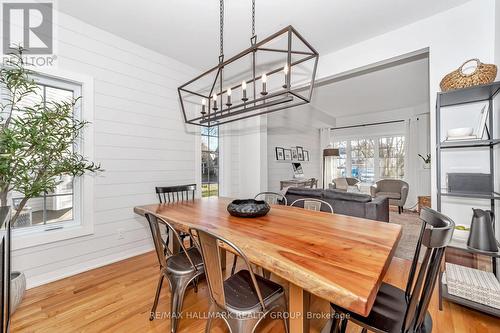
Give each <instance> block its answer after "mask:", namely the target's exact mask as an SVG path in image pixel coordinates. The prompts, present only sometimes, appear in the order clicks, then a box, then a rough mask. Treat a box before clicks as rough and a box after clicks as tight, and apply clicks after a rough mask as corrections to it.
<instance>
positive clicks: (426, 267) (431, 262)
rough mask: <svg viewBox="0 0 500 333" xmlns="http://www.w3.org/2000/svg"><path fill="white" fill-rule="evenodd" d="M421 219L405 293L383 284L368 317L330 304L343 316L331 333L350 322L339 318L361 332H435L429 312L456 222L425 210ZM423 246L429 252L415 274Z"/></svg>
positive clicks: (337, 320)
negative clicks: (352, 324) (356, 326)
mask: <svg viewBox="0 0 500 333" xmlns="http://www.w3.org/2000/svg"><path fill="white" fill-rule="evenodd" d="M420 219H421V220H422V227H421V229H420V236H419V239H418V242H417V246H416V248H415V256H414V258H413V262H412V265H411V268H410V273H409V276H408V281H407V283H406V289H405V290H402V289H399V288H397V287H395V286H393V285H390V284H387V283H383V284H382V285H381V287H380V289H379V292H378V294H377V296H376V298H375V303H374V305H373V308H372V310H371V312H370V314H369V315H368V317H363V316H360V315H358V314H355V313H349V311H347V310H345V309H343V308H341V307H339V306H337V305H334V304H331V306H332V308H333V310H334V311H335V312H337V313H339V314H341V316H335V318H337V319H334V321H333V324H332V327H331V332H338V331H340V332H345V331H346V327H347V320H346V319H339V318H348V319H349V320H350V321H352V322H353V323H355V324H357V325H359V326H361V327H362V328H363V331H362V332H367V330H369V331H373V332H379V333H380V332H388V333H389V332H390V333H393V332H394V333H396V332H408V333H417V332H418V333H426V332H431V331H432V319H431V316H430V314H429V312H428V311H427V309H428V307H429V302H430V300H431V296H432V292H433V290H434V286H435V284H436V280H437V278H438V276H439V266H440V264H441V260H442V258H443V255H444V252H445V249H446V246H447V245H448V244H449V242H450V240H451V237H452V235H453V230H454V228H455V223H453V221H452V220H451V219H450V218H449V217H447V216H445V215H443V214H441V213H438V212H436V211H435V210H432V209H430V208H426V207H424V208H422V211H421V212H420ZM422 245H423V246H424V247H425V248H426V250H425V255H424V259H423V261H422V264H421V265H420V270H419V272H418V275H416V271H417V266H418V259H419V255H420V251H421V249H422ZM415 278H416V280H415ZM342 315H343V316H342ZM347 315H348V316H347Z"/></svg>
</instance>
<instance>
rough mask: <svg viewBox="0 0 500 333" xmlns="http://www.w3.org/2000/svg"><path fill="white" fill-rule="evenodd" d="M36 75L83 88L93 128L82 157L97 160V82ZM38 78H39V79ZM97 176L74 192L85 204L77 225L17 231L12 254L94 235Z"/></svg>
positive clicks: (45, 71)
mask: <svg viewBox="0 0 500 333" xmlns="http://www.w3.org/2000/svg"><path fill="white" fill-rule="evenodd" d="M36 74H40V76H43V77H44V78H48V79H54V80H57V81H59V82H64V81H66V82H68V83H71V84H77V85H79V86H81V96H82V98H81V100H80V106H79V110H77V112H79V113H80V117H81V119H82V120H85V121H88V122H90V123H91V124H90V125H89V126H87V127H85V129H84V131H83V133H82V140H81V145H82V146H81V148H82V149H81V151H80V152H81V154H82V155H84V156H85V157H86V158H88V159H89V160H93V158H94V130H93V126H92V122H93V120H94V79H93V78H92V77H90V76H87V75H83V74H77V73H72V72H67V71H61V70H59V69H53V68H37V69H36ZM36 74H35V76H36ZM77 108H78V106H77ZM94 182H95V180H94V176H93V175H84V176H82V177H81V178H80V179H79V182H77V184H76V185H75V188H74V192H75V193H79V195H78V196H74V197H79V198H80V200H81V204H80V205H79V209H78V212H75V219H76V220H77V223H75V224H73V225H72V224H71V223H66V224H62V225H60V224H55V225H54V227H52V228H51V227H47V228H45V229H40V228H26V229H14V230H13V232H12V250H13V251H15V250H20V249H24V248H29V247H33V246H38V245H42V244H48V243H53V242H58V241H62V240H66V239H70V238H76V237H82V236H87V235H91V234H93V233H94Z"/></svg>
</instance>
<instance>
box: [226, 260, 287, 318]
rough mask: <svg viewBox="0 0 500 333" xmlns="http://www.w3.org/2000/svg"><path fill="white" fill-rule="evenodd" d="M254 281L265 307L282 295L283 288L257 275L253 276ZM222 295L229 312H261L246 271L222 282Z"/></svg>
mask: <svg viewBox="0 0 500 333" xmlns="http://www.w3.org/2000/svg"><path fill="white" fill-rule="evenodd" d="M255 279H256V280H257V285H258V286H259V289H260V291H261V293H262V299H263V300H264V304H265V305H266V307H267V306H268V305H269V304H271V303H272V302H274V301H275V300H277V299H279V298H280V297H281V296H282V295H283V293H284V291H283V287H282V286H280V285H279V284H277V283H274V282H273V281H271V280H268V279H265V278H263V277H261V276H259V275H255ZM224 294H225V296H226V306H227V308H228V309H229V310H232V311H234V312H239V313H249V312H257V311H261V305H260V302H259V298H258V296H257V293H256V292H255V290H254V288H253V284H252V278H251V276H250V272H249V271H247V270H241V271H239V272H237V273H235V274H233V275H231V276H230V277H229V278H228V279H227V280H225V281H224Z"/></svg>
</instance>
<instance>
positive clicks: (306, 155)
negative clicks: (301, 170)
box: [304, 150, 309, 161]
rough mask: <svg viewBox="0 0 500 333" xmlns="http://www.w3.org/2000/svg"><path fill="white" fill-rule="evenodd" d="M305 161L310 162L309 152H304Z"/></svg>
mask: <svg viewBox="0 0 500 333" xmlns="http://www.w3.org/2000/svg"><path fill="white" fill-rule="evenodd" d="M304 161H309V152H308V151H307V150H304Z"/></svg>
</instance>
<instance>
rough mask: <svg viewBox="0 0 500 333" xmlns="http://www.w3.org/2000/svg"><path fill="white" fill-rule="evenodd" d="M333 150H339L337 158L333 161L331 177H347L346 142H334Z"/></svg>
mask: <svg viewBox="0 0 500 333" xmlns="http://www.w3.org/2000/svg"><path fill="white" fill-rule="evenodd" d="M334 147H335V148H338V150H339V156H338V157H337V158H335V159H334V170H333V177H334V178H339V177H347V170H346V167H347V166H346V163H347V141H339V142H335V145H334Z"/></svg>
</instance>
